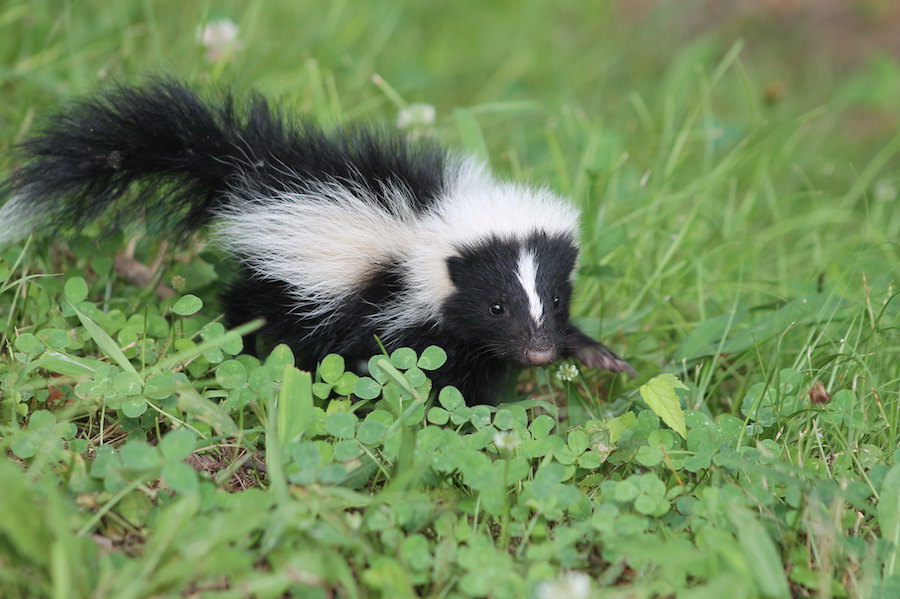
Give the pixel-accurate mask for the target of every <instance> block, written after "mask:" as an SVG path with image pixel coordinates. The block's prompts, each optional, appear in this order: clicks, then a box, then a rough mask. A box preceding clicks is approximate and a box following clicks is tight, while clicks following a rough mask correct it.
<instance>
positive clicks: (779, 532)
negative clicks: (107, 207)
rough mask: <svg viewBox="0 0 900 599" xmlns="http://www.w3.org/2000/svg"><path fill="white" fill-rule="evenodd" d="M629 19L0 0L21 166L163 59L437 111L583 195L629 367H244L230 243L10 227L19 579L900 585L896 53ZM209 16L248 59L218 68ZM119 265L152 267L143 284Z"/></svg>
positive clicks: (461, 591)
mask: <svg viewBox="0 0 900 599" xmlns="http://www.w3.org/2000/svg"><path fill="white" fill-rule="evenodd" d="M664 4H665V3H662V4H661V6H662V5H664ZM611 6H612V5H608V4H605V3H600V4H595V5H592V6H591V8H590V10H588V9H587V8H586V5H585V4H584V3H583V2H578V1H576V0H562V2H554V3H551V2H544V1H536V0H535V1H532V0H527V1H526V2H524V3H518V4H516V5H515V6H513V5H511V4H509V3H506V2H500V3H496V4H491V3H487V4H485V3H479V4H478V5H475V4H474V3H473V2H460V3H450V4H446V3H445V4H442V5H441V6H440V7H438V8H435V7H433V6H431V5H429V4H428V3H420V4H418V3H412V4H410V3H406V4H403V5H396V4H394V3H386V2H381V1H380V0H379V1H376V2H373V3H370V4H366V3H357V4H347V3H334V4H332V5H329V6H328V7H327V9H326V10H325V12H324V13H323V12H322V8H321V7H320V6H318V5H313V4H310V5H308V6H307V5H304V4H303V3H289V2H285V1H281V0H276V1H272V2H259V1H251V2H249V3H238V4H222V5H221V6H220V5H218V4H217V5H215V6H213V5H210V6H206V5H204V4H203V3H184V2H182V3H176V2H172V1H170V0H151V1H147V2H143V3H122V4H121V5H116V7H115V8H114V9H111V8H110V5H109V3H101V2H96V1H87V2H82V3H79V4H78V6H77V10H68V9H67V10H65V11H63V13H60V12H59V9H58V7H55V6H54V3H52V2H33V3H27V4H26V3H19V4H16V3H12V4H10V5H8V6H2V7H0V31H2V32H3V33H4V34H5V35H3V36H0V55H2V56H3V57H4V58H6V62H5V64H7V65H9V68H8V69H7V70H6V71H4V72H3V73H2V74H0V78H2V80H3V83H4V94H3V102H4V104H3V107H4V110H3V111H0V114H2V116H0V129H2V131H3V133H4V135H0V140H3V141H0V146H2V149H7V148H8V145H9V144H11V143H13V142H17V141H20V140H21V139H22V137H23V135H25V134H26V133H27V132H28V131H30V130H33V127H35V126H36V125H35V124H33V123H35V122H36V121H33V119H32V116H33V115H38V114H40V113H42V112H44V111H45V110H46V109H47V108H49V107H51V106H54V105H57V104H58V103H60V102H61V101H62V100H63V99H68V98H70V97H71V96H72V95H74V94H76V93H78V92H82V91H85V90H88V89H93V88H94V87H95V84H96V83H97V81H96V80H97V79H103V78H106V77H113V78H115V79H117V80H123V81H127V80H130V79H132V78H133V76H134V75H136V74H137V73H142V72H148V71H149V72H159V71H160V70H167V69H176V70H177V71H178V72H180V73H183V74H185V75H186V76H188V77H191V78H195V79H197V80H202V81H213V82H215V81H229V82H232V81H233V82H234V83H235V85H236V86H237V87H238V88H242V87H244V86H248V87H250V86H252V87H254V88H256V89H259V90H261V91H263V92H265V93H267V94H270V95H274V96H282V97H284V99H285V103H286V104H287V105H288V106H287V107H286V110H296V112H297V113H298V114H302V115H304V117H307V116H308V117H309V118H312V119H318V120H321V121H323V122H326V123H332V122H336V121H342V120H356V119H363V120H370V119H371V120H378V121H381V122H385V123H388V124H389V123H391V122H394V120H395V118H396V117H397V114H396V112H397V109H401V108H406V107H407V106H408V104H409V102H411V101H413V100H415V101H423V102H429V103H432V104H433V105H434V108H435V109H436V112H437V119H436V120H435V122H433V123H431V122H425V121H423V122H420V123H417V124H416V125H415V126H414V127H413V128H410V129H409V131H410V134H412V135H424V136H431V137H435V138H439V139H441V140H442V141H446V142H448V143H449V144H451V145H454V146H456V147H459V148H461V149H465V150H467V151H470V152H472V153H475V154H476V155H480V156H483V157H486V158H489V159H490V161H491V162H492V166H493V167H495V168H496V169H497V170H499V171H500V172H501V173H505V174H508V175H509V176H511V177H513V178H517V179H523V180H532V181H534V182H536V183H546V184H548V185H549V186H550V187H552V188H554V189H556V190H558V191H560V192H561V193H564V194H566V195H568V196H570V197H571V198H572V200H573V201H574V202H575V203H576V204H577V205H578V206H579V207H580V208H581V210H582V213H583V230H584V240H583V242H584V251H583V253H582V256H581V259H580V266H579V272H578V278H577V284H576V287H577V292H576V296H575V299H574V301H573V306H572V307H573V314H575V315H576V316H577V320H578V322H579V324H580V325H581V326H582V327H583V328H584V329H585V330H586V331H587V332H589V333H590V334H592V335H595V336H597V337H598V338H601V339H603V340H604V341H605V342H606V343H608V344H609V345H610V346H611V347H613V348H615V349H616V350H617V351H621V352H622V353H623V354H624V355H625V356H626V357H627V358H628V359H629V361H631V362H632V363H633V364H634V365H635V367H636V368H637V370H638V372H639V373H640V378H639V379H637V381H635V382H631V381H627V380H625V379H624V378H619V377H609V376H607V375H606V374H603V373H598V372H593V371H590V370H586V369H582V371H581V372H580V373H579V371H578V368H576V367H575V366H574V365H573V364H565V365H563V366H562V367H560V370H558V371H557V370H555V368H547V369H539V370H536V371H533V372H529V373H528V374H526V375H524V376H523V378H522V381H521V382H522V383H523V384H522V385H520V386H519V387H518V388H516V389H511V390H510V392H509V395H508V397H507V398H506V399H507V401H506V402H504V403H502V404H500V405H498V406H469V405H467V404H466V403H465V399H464V398H463V397H462V396H461V394H460V393H459V391H458V390H456V389H455V388H453V387H446V388H443V389H434V388H433V386H432V383H431V380H430V377H431V374H432V373H433V372H434V371H435V370H437V369H439V368H440V367H441V366H442V365H443V364H444V362H445V361H446V360H447V356H446V354H445V353H444V351H443V350H441V349H440V348H437V347H429V348H426V349H424V350H423V351H422V352H421V353H420V354H417V353H416V351H414V350H412V349H409V348H401V349H397V350H395V351H393V352H390V353H388V354H386V355H377V356H374V357H372V358H371V360H369V362H368V367H367V369H366V372H365V373H362V372H354V371H353V370H354V369H355V367H356V365H351V364H348V363H346V362H345V361H344V359H343V358H342V357H340V356H336V355H331V356H327V357H325V358H324V359H323V360H322V362H321V363H320V364H318V365H315V366H316V367H315V368H313V369H312V371H311V372H307V371H305V370H302V369H300V368H298V367H297V364H296V363H295V356H294V355H293V354H292V353H291V351H290V350H289V349H288V348H287V347H284V346H279V347H276V348H274V349H272V351H271V352H270V353H269V354H268V355H266V356H261V358H256V357H254V356H251V355H248V354H243V353H242V350H243V349H244V343H243V339H242V336H243V335H246V334H247V333H250V332H252V331H253V330H255V329H256V328H257V327H259V326H260V323H250V324H249V325H247V326H244V327H240V328H239V329H236V330H234V331H228V330H226V328H225V326H224V325H223V324H222V323H221V322H220V309H219V307H218V303H217V300H216V295H217V290H218V289H219V288H220V287H221V285H223V284H225V282H226V281H227V277H228V273H227V272H226V267H224V266H223V264H225V263H226V262H227V261H226V260H224V257H223V256H222V255H220V254H218V253H217V252H216V251H214V250H202V251H201V250H200V249H198V246H197V245H192V246H191V247H181V248H173V247H171V246H169V247H164V246H161V244H160V238H161V236H160V235H159V234H158V233H159V232H154V234H153V235H145V236H141V237H140V238H135V233H136V232H137V231H140V229H138V228H135V229H131V228H128V229H126V230H125V231H123V232H122V233H121V234H116V235H112V236H109V237H106V238H103V239H100V240H97V239H95V237H94V235H92V231H91V230H86V231H78V232H75V233H74V235H73V236H72V238H71V239H67V240H66V242H65V245H63V244H62V243H60V242H54V241H51V240H49V239H47V238H46V237H33V238H31V239H29V240H26V241H24V242H22V243H19V244H14V245H10V246H5V247H2V248H0V448H2V449H3V450H4V451H5V452H6V455H7V456H8V459H6V460H2V461H0V481H2V485H0V486H2V490H0V566H2V567H0V596H3V597H10V598H20V597H51V596H53V597H161V596H186V595H197V596H209V597H246V596H256V597H281V596H310V597H377V596H389V597H418V596H429V597H453V598H461V597H481V596H487V597H537V598H543V597H551V596H552V597H562V596H570V597H594V596H604V597H607V596H609V597H626V596H627V597H646V598H649V597H662V596H670V595H677V596H679V597H681V596H684V597H711V598H718V597H722V596H729V597H730V596H735V597H736V599H738V598H741V597H746V598H751V597H789V596H817V597H829V596H830V597H858V598H887V597H894V596H898V594H900V552H898V551H900V550H898V547H900V520H898V516H897V514H898V513H900V469H898V468H900V466H898V465H897V464H898V462H900V451H898V449H897V439H898V438H900V394H898V392H897V385H898V381H900V337H898V332H897V326H896V323H897V322H900V307H898V306H900V303H898V298H897V290H896V285H897V280H898V275H900V270H898V264H900V260H898V256H897V247H898V246H897V243H896V240H897V239H898V238H900V211H897V210H896V209H895V206H896V195H897V189H898V187H900V181H898V179H897V172H900V170H898V166H900V155H898V153H900V141H898V140H900V138H898V137H896V135H895V134H894V133H893V129H894V127H892V126H889V125H890V124H891V123H892V122H893V121H892V119H893V116H891V115H892V114H893V113H892V112H891V110H893V107H895V106H896V105H897V104H898V102H900V90H898V89H897V86H896V85H895V84H894V82H895V81H896V73H897V71H898V69H900V67H898V66H897V64H895V63H896V61H894V60H892V59H890V58H886V57H885V58H881V59H879V60H874V61H872V62H871V63H869V64H866V65H862V66H861V68H857V69H854V70H852V72H848V73H847V76H846V77H845V78H844V77H841V76H835V74H833V73H823V72H822V71H821V70H817V68H807V67H806V66H802V67H801V68H797V65H793V64H791V63H790V62H789V61H785V60H782V58H783V57H784V56H792V57H794V56H795V53H794V52H782V53H781V54H779V55H778V56H777V60H773V59H772V58H769V59H768V60H767V59H766V58H765V54H764V51H763V50H761V48H764V47H768V46H767V45H766V44H756V43H748V44H747V47H746V48H744V47H742V46H741V45H739V44H738V45H734V44H732V43H731V41H730V40H727V39H726V38H727V35H726V34H725V33H724V29H723V31H719V30H713V31H710V32H708V33H707V34H705V35H703V36H700V37H694V38H692V39H691V40H690V41H689V42H688V41H681V42H671V43H670V42H668V41H665V40H663V39H662V37H661V36H660V35H659V27H658V25H659V23H660V22H661V21H660V19H662V18H664V17H665V16H666V15H667V13H666V12H665V11H666V10H667V9H665V8H659V9H657V11H659V12H656V13H653V14H654V15H655V17H654V18H648V21H646V22H645V23H643V24H640V23H635V22H631V21H626V20H625V19H626V17H623V16H622V15H621V14H619V13H618V12H617V11H615V10H613V9H612V8H611ZM873 10H874V9H873ZM435 11H437V12H435ZM590 11H594V12H590ZM60 15H62V16H60ZM225 16H227V17H230V18H232V19H233V20H234V21H235V22H236V23H237V24H238V26H239V40H240V41H241V42H242V45H241V46H240V47H237V48H232V49H231V51H230V53H226V54H225V55H224V57H220V58H219V59H217V60H215V61H209V60H207V58H206V57H205V53H206V49H205V48H203V47H201V46H200V45H199V44H198V42H197V37H196V30H197V26H198V25H200V24H201V23H202V22H203V21H205V20H207V19H209V18H218V17H225ZM670 16H671V15H670ZM664 22H666V23H668V21H664ZM676 24H677V22H676ZM666 37H668V36H666ZM673 39H675V38H674V37H673ZM551 40H552V42H551ZM769 41H770V42H771V43H772V44H777V43H781V42H780V41H779V40H769ZM776 79H784V80H786V81H790V82H791V85H790V86H789V87H788V91H787V93H786V94H785V95H784V96H783V97H780V98H777V99H774V100H772V99H770V97H769V95H767V94H768V92H767V91H766V90H768V86H769V85H771V82H772V81H773V80H776ZM776 82H777V81H776ZM804 82H805V84H810V83H814V84H815V87H812V86H811V87H808V88H807V87H806V86H805V85H804ZM762 98H766V99H762ZM826 100H828V101H829V106H828V107H827V108H817V107H818V106H820V105H821V104H822V103H823V102H824V101H826ZM885 112H886V114H885ZM866 119H871V120H873V121H874V122H875V123H876V124H880V126H877V127H871V128H872V129H873V131H868V130H867V129H866V127H860V126H859V123H866V122H868V121H867V120H866ZM885 123H887V125H885ZM3 155H4V156H7V155H11V154H10V153H8V152H4V153H3ZM13 164H14V162H13V160H12V159H11V158H9V159H4V161H3V165H2V167H3V172H4V173H8V172H9V169H10V168H11V167H12V166H13ZM148 216H149V217H150V220H151V221H152V215H148ZM136 220H138V219H137V218H136ZM130 240H131V241H130ZM125 247H128V248H129V249H128V251H125V250H124V249H123V248H125ZM198 252H200V253H198ZM117 254H119V255H120V256H123V257H125V258H128V259H130V260H133V261H137V262H140V263H142V264H146V265H156V264H157V263H158V264H159V267H158V268H154V269H150V270H151V278H150V281H149V282H142V283H140V284H137V283H133V282H128V280H127V276H126V274H127V273H123V269H122V268H121V266H120V265H117V264H118V263H117V261H116V260H115V257H116V256H117ZM59 273H64V274H62V275H60V274H59ZM172 291H174V292H175V293H174V295H173V294H172V293H171V292H172Z"/></svg>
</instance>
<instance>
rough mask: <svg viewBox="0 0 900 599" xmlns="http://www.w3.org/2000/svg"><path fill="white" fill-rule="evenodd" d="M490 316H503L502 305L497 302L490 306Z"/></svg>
mask: <svg viewBox="0 0 900 599" xmlns="http://www.w3.org/2000/svg"><path fill="white" fill-rule="evenodd" d="M491 314H493V315H494V316H500V315H501V314H503V304H501V303H499V302H498V303H494V304H491Z"/></svg>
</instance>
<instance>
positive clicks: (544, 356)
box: [525, 347, 556, 366]
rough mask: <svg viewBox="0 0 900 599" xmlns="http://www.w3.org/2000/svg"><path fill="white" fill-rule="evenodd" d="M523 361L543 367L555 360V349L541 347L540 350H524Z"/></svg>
mask: <svg viewBox="0 0 900 599" xmlns="http://www.w3.org/2000/svg"><path fill="white" fill-rule="evenodd" d="M525 359H526V360H527V361H528V363H529V364H533V365H535V366H543V365H544V364H549V363H550V362H552V361H553V360H555V359H556V348H553V347H542V348H540V349H526V350H525Z"/></svg>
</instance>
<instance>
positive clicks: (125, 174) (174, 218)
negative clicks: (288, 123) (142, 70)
mask: <svg viewBox="0 0 900 599" xmlns="http://www.w3.org/2000/svg"><path fill="white" fill-rule="evenodd" d="M279 122H280V119H279V118H278V116H277V115H276V114H273V111H272V110H271V109H270V108H269V106H268V105H267V104H266V102H265V101H263V100H262V99H260V98H256V97H255V98H253V99H252V101H251V102H250V103H249V106H248V107H247V109H246V110H245V111H244V113H243V114H239V113H238V111H237V110H236V109H235V104H234V102H233V101H232V99H231V97H230V96H229V95H226V97H225V98H224V99H223V101H221V102H220V103H216V104H213V103H210V102H205V101H203V100H201V99H200V98H199V97H198V96H197V95H196V94H194V93H193V92H191V91H190V90H188V89H187V88H186V87H185V86H183V85H181V84H179V83H177V82H174V81H171V80H166V79H159V80H153V81H151V82H150V83H149V84H147V85H145V86H143V87H139V88H132V87H125V86H116V87H113V88H111V89H109V90H107V91H105V92H104V93H102V94H100V95H98V96H95V97H93V98H90V99H86V100H81V101H79V102H76V103H74V104H72V105H69V106H67V107H65V108H64V109H62V110H60V111H58V112H56V113H55V114H52V115H50V117H49V118H48V119H47V120H46V121H45V124H44V125H43V126H42V127H41V128H40V129H39V130H38V131H37V132H36V133H35V134H33V135H32V137H30V138H29V139H28V140H27V141H25V143H23V144H22V145H21V148H22V151H23V153H24V157H25V163H24V164H23V165H22V166H21V167H19V168H18V169H17V170H16V171H14V172H13V174H12V175H11V176H10V178H9V181H7V183H6V186H5V187H6V188H7V190H8V193H11V195H12V198H11V199H10V200H9V201H8V202H7V203H6V205H5V206H4V207H3V209H2V210H0V241H4V240H11V239H15V238H17V237H22V236H24V235H26V234H27V233H28V232H29V230H30V229H31V228H33V227H35V226H37V225H39V224H50V225H53V226H56V227H59V228H66V227H73V228H80V227H83V226H84V225H86V224H87V223H88V222H90V221H92V220H94V219H95V218H97V217H98V216H99V215H100V214H102V213H105V212H108V213H109V216H110V220H109V221H107V223H106V228H107V229H113V228H115V227H118V226H120V225H121V224H124V223H125V222H128V221H133V220H135V218H136V217H137V216H138V215H139V214H140V212H144V213H145V214H146V215H147V216H148V220H149V221H150V222H151V223H152V224H153V225H154V226H158V227H165V228H170V229H174V230H176V232H185V231H189V230H193V229H195V228H197V227H199V226H201V225H203V224H204V223H205V222H206V221H207V220H208V218H209V216H210V214H211V213H210V210H211V209H212V208H213V207H214V206H215V205H216V204H217V203H218V202H220V201H221V198H222V192H223V191H224V190H225V189H226V187H227V183H226V182H227V181H228V180H229V179H231V178H233V177H235V176H236V175H237V174H238V173H239V172H240V171H242V170H244V169H246V166H247V165H248V163H252V161H253V158H254V154H255V153H256V152H257V151H258V150H259V147H258V146H257V145H256V144H255V141H256V140H254V139H253V138H252V136H248V134H249V133H250V132H252V131H255V130H268V131H272V130H273V129H275V130H280V129H281V127H280V125H279ZM135 183H140V186H136V189H135V190H134V192H135V195H131V194H128V198H127V201H123V196H125V195H126V191H128V190H129V189H131V188H132V187H135V186H134V185H133V184H135Z"/></svg>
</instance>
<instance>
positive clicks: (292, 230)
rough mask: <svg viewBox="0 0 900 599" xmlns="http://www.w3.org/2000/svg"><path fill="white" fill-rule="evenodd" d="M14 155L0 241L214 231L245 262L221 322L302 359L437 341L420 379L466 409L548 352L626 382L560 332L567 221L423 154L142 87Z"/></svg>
mask: <svg viewBox="0 0 900 599" xmlns="http://www.w3.org/2000/svg"><path fill="white" fill-rule="evenodd" d="M23 149H24V153H25V157H26V161H25V162H24V164H23V165H22V166H21V167H20V168H19V169H18V170H16V171H15V172H14V173H13V174H12V176H11V177H10V179H9V181H8V182H7V183H6V187H7V189H9V190H11V193H12V198H11V199H10V200H9V201H8V202H7V203H6V204H5V205H4V206H3V208H2V209H0V243H2V242H5V241H10V240H13V239H16V238H18V237H22V236H24V235H25V234H27V233H28V232H29V231H30V230H31V229H33V228H35V227H36V226H41V225H47V226H51V227H56V228H58V229H60V230H67V229H72V228H81V227H83V226H85V225H86V224H88V223H89V222H93V221H95V220H100V222H102V223H105V225H104V226H105V227H106V228H107V230H111V229H113V228H115V227H118V226H120V225H121V224H123V223H126V222H130V221H133V220H135V218H137V217H138V216H139V214H140V213H143V215H144V217H145V218H146V219H147V221H148V222H149V223H150V224H151V226H152V228H154V229H158V230H163V231H166V235H167V236H168V238H170V239H172V240H174V241H185V240H186V239H187V238H188V237H189V235H190V234H191V233H192V232H194V231H196V230H197V229H199V228H201V227H203V226H204V225H206V224H210V223H213V224H215V225H217V230H218V235H217V236H218V240H219V241H220V242H221V244H222V245H224V246H225V247H226V248H227V249H228V250H229V251H230V252H231V253H232V254H233V255H234V257H235V258H236V260H237V261H238V262H239V265H240V270H241V275H240V276H239V277H237V278H236V279H235V280H234V281H233V282H232V283H231V284H230V285H229V286H228V287H227V288H226V290H225V292H224V293H223V303H224V306H225V310H226V316H227V319H228V321H229V323H230V324H231V325H237V324H240V323H242V322H245V321H248V320H250V319H253V318H257V317H260V316H261V317H264V318H265V319H266V325H265V327H264V328H263V329H262V331H261V334H262V335H264V336H265V337H267V338H269V339H271V340H272V341H276V342H284V343H287V344H288V345H290V346H291V347H292V348H293V349H294V350H295V352H297V353H298V355H299V356H301V357H302V358H304V359H306V360H307V362H309V361H316V360H319V359H321V358H322V357H324V356H325V355H326V354H328V353H331V352H337V353H340V354H342V355H344V356H345V357H346V358H348V359H350V360H351V363H354V362H357V361H360V360H364V359H366V358H368V357H369V356H370V355H372V354H374V353H377V351H378V346H377V344H376V341H375V337H376V336H378V337H379V338H381V339H382V340H383V341H384V343H385V344H386V346H387V347H388V349H392V348H395V347H401V346H409V347H413V348H414V349H417V350H419V351H421V350H422V349H424V348H425V347H427V346H428V345H432V344H435V345H440V346H441V347H443V348H444V349H445V350H447V353H448V355H449V361H448V363H447V365H446V366H445V367H444V368H442V369H441V370H440V371H439V372H438V373H437V374H436V376H435V381H434V382H435V384H436V385H437V386H440V385H445V384H454V385H456V386H458V387H459V388H460V390H461V391H462V392H463V395H464V396H465V397H466V399H467V401H469V403H485V402H494V401H496V399H497V394H498V391H499V389H498V386H499V385H500V384H501V383H502V381H504V380H505V379H506V378H507V377H506V375H507V374H509V373H510V372H511V368H512V367H513V366H515V365H529V364H546V363H549V362H551V361H553V360H554V359H556V358H557V357H560V356H563V357H564V356H572V355H574V356H576V357H578V358H579V359H580V360H581V361H582V362H584V363H586V364H587V365H590V366H595V367H602V368H606V369H609V370H613V371H616V372H621V371H628V372H632V371H631V367H630V366H628V364H627V363H625V362H624V361H622V360H621V359H620V358H618V357H617V356H616V355H615V354H614V353H612V352H611V351H610V350H609V349H607V348H606V347H605V346H603V345H601V344H599V343H597V342H596V341H594V340H593V339H590V338H589V337H587V336H586V335H584V334H583V333H581V332H580V331H579V330H578V329H577V328H576V327H575V326H574V325H572V324H571V323H570V322H569V312H568V305H569V299H570V296H571V275H572V271H573V269H574V265H575V260H576V258H577V254H578V250H577V246H576V237H577V220H576V219H577V214H576V213H575V211H574V209H572V208H571V207H570V206H568V205H567V204H566V203H564V202H563V201H562V200H560V199H559V198H557V197H556V196H554V195H553V194H552V193H550V192H549V191H547V190H542V189H537V190H535V189H531V188H527V187H523V186H518V185H514V184H511V183H505V182H501V181H497V180H495V179H494V178H492V177H491V176H490V175H489V174H488V173H487V172H486V171H485V169H484V168H483V167H482V166H481V165H480V164H478V163H477V162H475V161H473V160H471V159H463V158H459V157H455V156H453V155H450V154H448V152H446V151H445V150H444V149H442V148H440V147H438V146H436V145H434V144H432V143H429V142H423V141H419V142H411V141H409V140H407V139H405V138H403V137H400V136H399V135H396V134H388V133H385V132H381V131H378V130H375V129H371V128H348V129H342V130H338V131H336V132H334V133H325V132H323V131H322V130H321V129H319V128H318V127H316V126H313V125H310V124H308V123H300V122H294V121H292V120H290V119H288V118H287V117H286V116H285V115H283V114H282V113H281V111H280V110H279V109H277V108H273V107H272V105H271V104H269V103H268V102H266V101H265V100H263V99H262V98H260V97H259V96H252V97H251V98H250V100H249V102H247V104H246V105H238V104H237V103H236V102H235V101H234V100H233V99H232V97H231V96H230V95H228V94H225V95H223V96H222V97H220V98H218V99H217V100H204V99H201V98H200V97H198V96H197V95H196V94H195V93H194V92H192V91H191V90H189V89H188V88H187V87H186V86H184V85H183V84H181V83H178V82H175V81H172V80H155V81H153V82H151V83H149V84H147V85H144V86H141V87H127V86H120V87H115V88H113V89H111V90H109V91H107V92H105V93H103V94H101V95H99V96H97V97H93V98H88V99H86V100H82V101H80V102H77V103H74V104H72V105H70V106H68V107H67V108H65V109H63V110H61V111H60V112H58V113H56V114H54V115H51V117H50V118H49V119H48V120H47V121H46V122H45V125H44V126H43V127H42V128H41V129H39V130H38V131H37V133H35V134H34V135H33V136H32V137H31V138H30V139H29V140H27V141H26V142H25V143H24V145H23ZM101 216H102V217H103V218H100V217H101ZM107 219H108V220H107Z"/></svg>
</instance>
